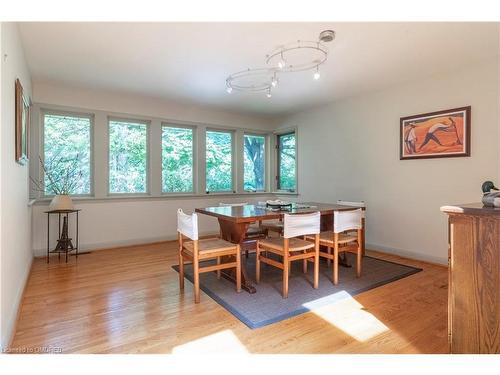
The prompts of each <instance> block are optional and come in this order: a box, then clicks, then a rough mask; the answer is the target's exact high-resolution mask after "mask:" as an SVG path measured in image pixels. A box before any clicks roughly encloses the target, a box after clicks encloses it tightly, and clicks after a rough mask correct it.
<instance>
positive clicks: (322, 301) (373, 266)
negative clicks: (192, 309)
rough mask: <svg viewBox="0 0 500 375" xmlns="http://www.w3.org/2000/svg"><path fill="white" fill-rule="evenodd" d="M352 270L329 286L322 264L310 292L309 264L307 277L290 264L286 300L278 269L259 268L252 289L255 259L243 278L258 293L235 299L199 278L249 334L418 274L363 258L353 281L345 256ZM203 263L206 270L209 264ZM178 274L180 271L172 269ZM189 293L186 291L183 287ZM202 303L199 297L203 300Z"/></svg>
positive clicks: (231, 290) (207, 277) (212, 277)
mask: <svg viewBox="0 0 500 375" xmlns="http://www.w3.org/2000/svg"><path fill="white" fill-rule="evenodd" d="M347 256H348V260H349V262H350V263H351V264H353V265H354V266H353V267H351V268H345V267H339V283H338V285H333V283H332V281H331V277H332V268H331V267H330V268H327V265H326V261H324V260H322V261H321V263H320V277H319V288H318V289H314V288H313V287H312V285H313V265H312V263H310V264H309V267H308V273H307V274H304V273H303V272H302V262H301V261H296V262H293V264H292V271H291V274H290V279H289V291H288V298H287V299H283V298H282V296H281V287H282V271H281V270H280V269H278V268H275V267H272V266H269V265H264V264H262V268H261V281H260V283H259V284H255V282H254V280H255V254H250V257H249V258H248V259H245V258H244V256H242V260H244V266H245V268H246V271H247V275H248V276H249V277H250V279H251V280H252V282H253V283H254V285H255V287H256V289H257V292H256V293H254V294H249V293H247V292H246V291H244V290H243V291H242V292H241V293H236V289H235V285H234V284H233V283H231V282H230V281H228V280H226V279H224V278H222V277H221V279H220V280H217V277H216V274H215V272H207V273H204V274H201V275H200V288H201V290H203V291H204V292H205V293H206V294H208V295H209V296H210V297H211V298H213V299H214V300H215V301H217V302H218V303H219V304H220V305H222V306H223V307H224V308H226V309H227V310H228V311H230V312H231V313H232V314H233V315H234V316H236V317H237V318H238V319H239V320H241V321H242V322H243V323H245V324H246V325H247V326H248V327H250V328H252V329H254V328H259V327H263V326H266V325H269V324H272V323H276V322H278V321H280V320H284V319H287V318H290V317H293V316H296V315H300V314H302V313H305V312H307V311H311V310H314V309H316V308H318V307H321V306H325V305H329V304H332V303H334V302H336V301H338V300H340V299H343V298H347V297H349V296H355V295H356V294H359V293H361V292H364V291H367V290H370V289H373V288H376V287H379V286H382V285H385V284H387V283H390V282H393V281H396V280H399V279H402V278H404V277H407V276H410V275H413V274H415V273H417V272H420V271H422V269H421V268H415V267H411V266H405V265H403V264H399V263H394V262H389V261H386V260H381V259H377V258H372V257H369V256H365V257H364V258H363V273H362V275H361V277H360V278H357V277H356V268H355V264H356V263H355V261H356V259H355V256H354V255H353V254H347ZM209 263H211V262H207V263H205V264H207V265H208V264H209ZM172 268H173V269H174V270H176V271H178V270H179V266H173V267H172ZM184 270H185V275H186V278H187V279H188V280H189V281H191V282H192V281H193V269H192V266H191V265H190V264H186V265H185V268H184ZM187 287H188V288H189V285H187ZM202 298H203V297H202Z"/></svg>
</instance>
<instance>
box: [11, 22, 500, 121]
mask: <svg viewBox="0 0 500 375" xmlns="http://www.w3.org/2000/svg"><path fill="white" fill-rule="evenodd" d="M19 27H20V31H21V37H22V41H23V45H24V49H25V54H26V58H27V60H28V65H29V67H30V70H31V73H32V78H33V81H35V82H36V81H59V82H61V83H64V84H68V85H74V86H81V87H86V88H98V89H106V90H116V91H126V92H132V93H139V94H144V95H148V96H154V97H161V98H165V99H167V100H168V99H170V100H175V101H180V102H189V103H197V104H201V105H209V106H214V107H217V108H218V109H225V110H230V111H237V112H242V113H247V114H261V115H272V116H282V115H286V114H290V113H293V112H297V111H300V110H303V109H306V108H309V107H312V106H315V105H319V104H322V103H326V102H329V101H332V100H335V99H339V98H343V97H348V96H352V95H356V94H359V93H362V92H366V91H372V90H377V89H381V88H384V87H389V86H392V85H395V84H398V83H401V82H405V81H411V80H417V79H419V78H421V77H425V76H429V75H432V74H437V73H442V72H446V71H449V70H453V69H457V68H459V67H461V66H465V65H469V64H472V63H474V62H475V61H479V60H483V59H486V58H489V57H493V56H495V55H497V52H498V28H497V24H496V23H81V22H78V23H20V26H19ZM324 29H333V30H335V31H336V33H337V37H336V39H335V40H334V41H333V42H332V43H329V44H328V47H329V50H330V53H329V59H328V61H327V62H326V63H325V64H324V65H323V66H322V69H321V79H320V80H319V81H314V80H313V79H312V73H311V72H302V73H291V74H287V75H283V76H282V78H281V82H280V85H279V88H278V89H276V90H275V92H274V93H273V97H272V98H270V99H268V98H266V97H265V95H263V94H245V93H234V92H233V93H232V94H227V93H226V92H225V79H226V77H227V75H228V74H230V73H233V72H237V71H240V70H243V69H246V68H248V67H262V66H265V59H264V58H265V55H266V53H268V52H270V51H271V50H272V49H273V48H275V47H276V46H278V45H281V44H284V43H287V42H291V41H295V40H298V39H301V40H317V37H318V34H319V32H320V31H322V30H324Z"/></svg>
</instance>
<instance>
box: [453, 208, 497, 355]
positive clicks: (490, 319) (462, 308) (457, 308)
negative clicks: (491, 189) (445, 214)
mask: <svg viewBox="0 0 500 375" xmlns="http://www.w3.org/2000/svg"><path fill="white" fill-rule="evenodd" d="M450 225H451V227H450V234H451V236H450V243H451V262H450V272H451V280H450V281H451V285H450V297H451V300H450V306H449V308H450V314H451V315H450V324H451V327H450V331H451V352H452V353H499V352H500V324H499V322H500V293H499V289H500V249H499V248H498V247H499V245H500V241H499V240H500V238H499V233H500V220H498V219H495V218H491V217H488V216H467V215H452V216H451V217H450Z"/></svg>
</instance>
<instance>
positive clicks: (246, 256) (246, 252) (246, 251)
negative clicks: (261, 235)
mask: <svg viewBox="0 0 500 375" xmlns="http://www.w3.org/2000/svg"><path fill="white" fill-rule="evenodd" d="M245 258H247V259H248V249H246V250H245Z"/></svg>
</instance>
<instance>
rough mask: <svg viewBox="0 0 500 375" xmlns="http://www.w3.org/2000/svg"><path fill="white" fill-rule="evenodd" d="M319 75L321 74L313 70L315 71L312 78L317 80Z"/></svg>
mask: <svg viewBox="0 0 500 375" xmlns="http://www.w3.org/2000/svg"><path fill="white" fill-rule="evenodd" d="M319 77H321V75H320V74H319V72H315V73H314V75H313V78H314V79H315V80H318V79H319Z"/></svg>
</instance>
